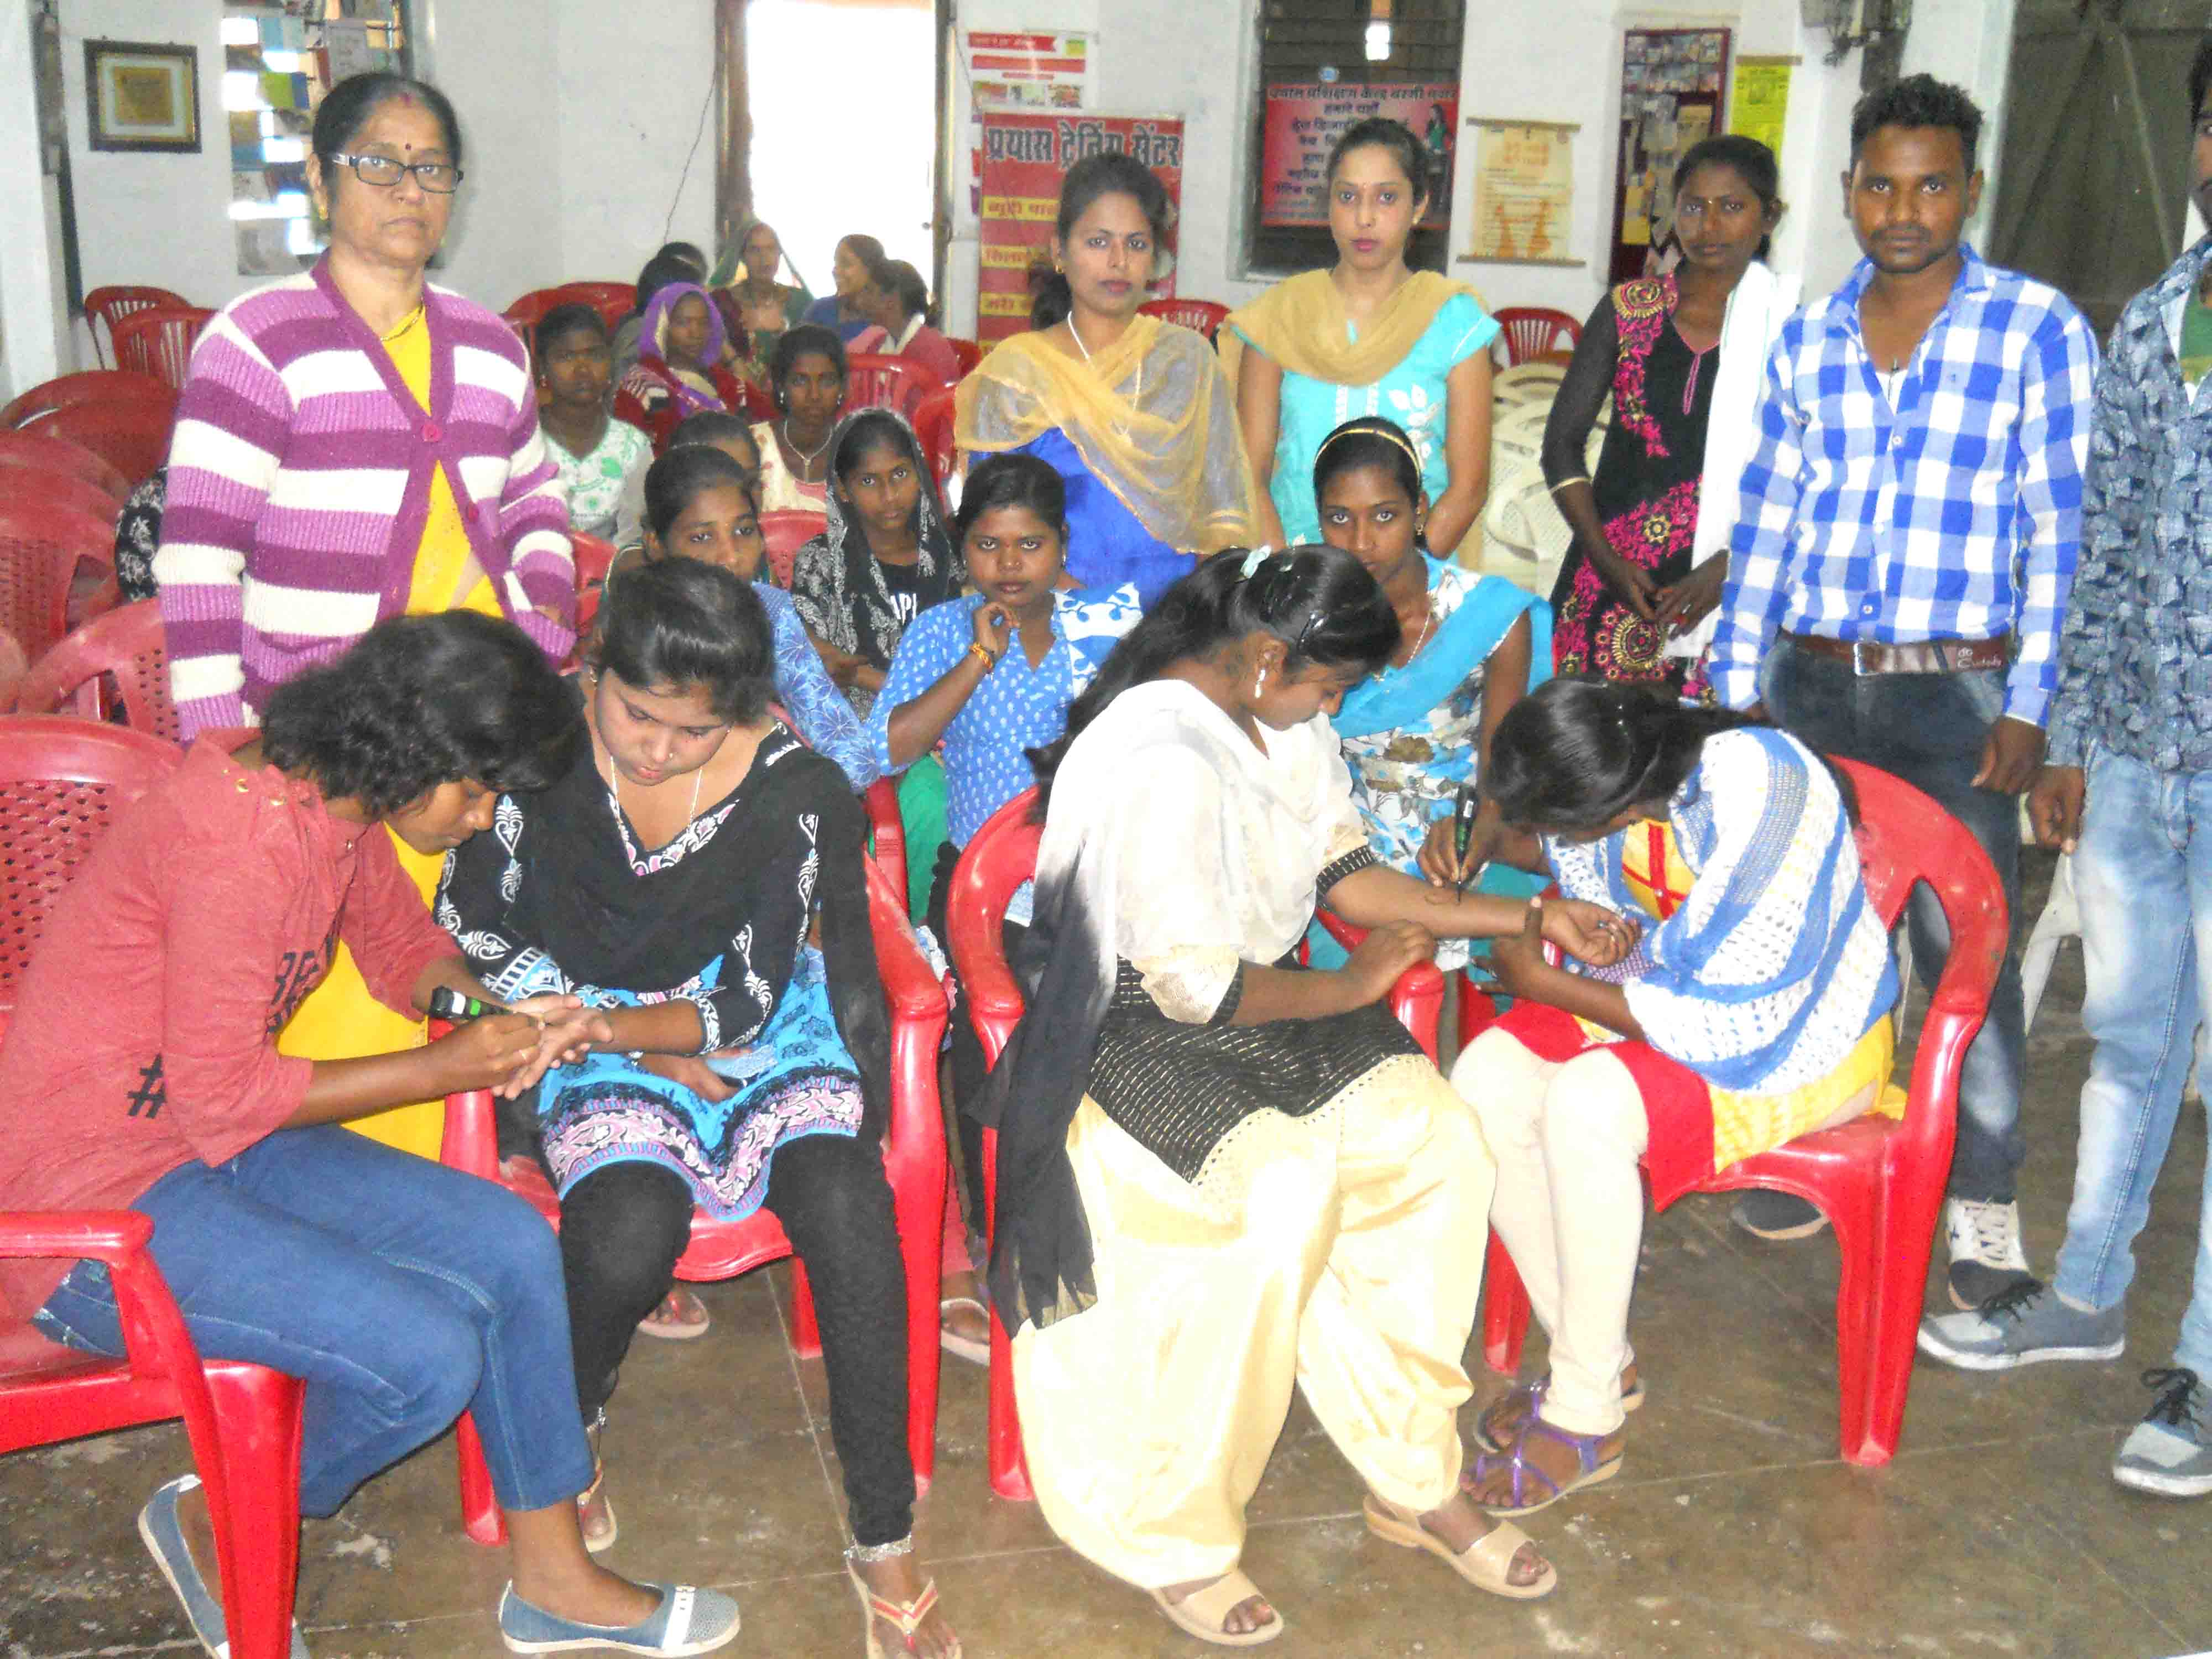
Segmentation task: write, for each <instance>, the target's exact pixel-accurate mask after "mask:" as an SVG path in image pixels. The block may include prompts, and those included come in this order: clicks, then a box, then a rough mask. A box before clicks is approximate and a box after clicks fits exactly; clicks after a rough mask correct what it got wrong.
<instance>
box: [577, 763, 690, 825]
mask: <svg viewBox="0 0 2212 1659" xmlns="http://www.w3.org/2000/svg"><path fill="white" fill-rule="evenodd" d="M601 776H603V777H604V778H605V779H606V781H607V793H609V794H610V795H612V796H613V797H614V801H615V811H617V812H619V811H622V810H623V804H622V774H621V773H619V772H617V770H615V760H614V757H613V756H612V755H610V756H608V757H607V769H606V770H605V772H604V773H602V774H601ZM706 776H707V769H706V768H705V767H703V766H701V767H697V768H695V769H693V771H692V774H691V805H690V806H688V807H686V808H685V809H684V829H689V828H690V825H691V820H692V819H694V818H696V817H698V816H699V785H700V784H701V783H702V781H704V780H705V778H706ZM683 833H684V832H683V830H681V829H679V830H678V831H677V835H681V834H683ZM669 839H670V840H671V841H672V840H674V839H675V836H671V837H669Z"/></svg>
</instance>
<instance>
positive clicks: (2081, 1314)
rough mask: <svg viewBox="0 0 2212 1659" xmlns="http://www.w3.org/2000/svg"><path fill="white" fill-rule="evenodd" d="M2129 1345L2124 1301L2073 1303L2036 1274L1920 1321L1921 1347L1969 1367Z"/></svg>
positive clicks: (2006, 1365) (2093, 1353)
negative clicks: (2092, 1305) (1976, 1302)
mask: <svg viewBox="0 0 2212 1659" xmlns="http://www.w3.org/2000/svg"><path fill="white" fill-rule="evenodd" d="M2127 1345H2128V1312H2127V1304H2125V1303H2115V1304H2113V1305H2112V1306H2111V1307H2109V1308H2103V1309H2083V1308H2075V1307H2072V1306H2069V1304H2066V1303H2065V1302H2063V1301H2061V1300H2060V1299H2059V1296H2058V1292H2057V1291H2054V1290H2052V1289H2051V1287H2050V1286H2049V1285H2045V1284H2043V1283H2041V1282H2040V1281H2039V1280H2037V1279H2029V1280H2027V1282H2026V1283H2025V1284H2021V1285H2014V1286H2013V1287H2012V1288H2011V1289H2009V1290H2005V1291H1998V1292H1997V1293H1996V1295H1995V1296H1992V1297H1989V1298H1988V1299H1987V1300H1985V1301H1984V1303H1983V1304H1982V1305H1981V1306H1980V1307H1978V1308H1977V1309H1975V1310H1974V1311H1973V1312H1972V1313H1954V1314H1931V1315H1929V1316H1928V1317H1927V1318H1925V1319H1923V1320H1922V1321H1921V1322H1920V1352H1923V1353H1924V1354H1926V1355H1927V1356H1928V1357H1929V1358H1930V1359H1940V1360H1942V1362H1943V1363H1944V1364H1946V1365H1955V1366H1957V1367H1958V1368H1959V1369H1960V1370H1967V1371H2008V1370H2012V1369H2013V1368H2014V1367H2015V1366H2016V1365H2033V1364H2039V1363H2040V1362H2042V1361H2045V1360H2051V1359H2087V1360H2097V1359H2118V1358H2119V1357H2120V1355H2121V1353H2122V1352H2124V1350H2125V1349H2126V1347H2127Z"/></svg>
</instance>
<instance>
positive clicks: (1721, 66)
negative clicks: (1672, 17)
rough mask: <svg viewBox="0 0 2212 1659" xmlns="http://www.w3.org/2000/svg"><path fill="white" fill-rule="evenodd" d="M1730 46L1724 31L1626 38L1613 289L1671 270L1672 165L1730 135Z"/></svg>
mask: <svg viewBox="0 0 2212 1659" xmlns="http://www.w3.org/2000/svg"><path fill="white" fill-rule="evenodd" d="M1728 76H1729V30H1727V29H1724V28H1679V29H1668V28H1650V29H1629V30H1627V31H1626V34H1625V37H1624V40H1623V42H1622V48H1621V70H1620V162H1619V166H1618V167H1617V168H1616V169H1615V173H1614V179H1613V240H1612V243H1611V246H1610V258H1608V260H1607V264H1608V265H1609V267H1610V270H1609V274H1608V277H1607V280H1608V281H1609V282H1612V283H1626V282H1629V281H1631V280H1632V279H1633V278H1635V277H1638V276H1644V274H1645V273H1646V272H1647V271H1649V270H1658V269H1662V268H1664V267H1665V266H1666V265H1668V264H1669V263H1670V260H1669V257H1668V243H1669V241H1670V240H1671V238H1672V236H1673V233H1674V164H1675V163H1676V162H1677V161H1680V159H1681V156H1682V155H1683V153H1684V152H1685V151H1686V150H1687V149H1689V148H1690V147H1691V146H1692V144H1695V143H1698V142H1699V140H1700V139H1704V138H1708V137H1711V136H1712V135H1713V134H1714V133H1717V132H1725V131H1728V129H1727V127H1726V126H1725V125H1723V116H1724V114H1725V113H1726V112H1725V110H1724V108H1723V101H1724V98H1725V88H1727V86H1728Z"/></svg>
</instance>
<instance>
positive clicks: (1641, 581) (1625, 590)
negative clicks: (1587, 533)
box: [1583, 545, 1659, 622]
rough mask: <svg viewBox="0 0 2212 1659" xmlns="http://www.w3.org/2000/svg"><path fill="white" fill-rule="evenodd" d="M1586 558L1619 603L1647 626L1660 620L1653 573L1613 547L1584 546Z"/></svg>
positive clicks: (1657, 590) (1657, 593)
mask: <svg viewBox="0 0 2212 1659" xmlns="http://www.w3.org/2000/svg"><path fill="white" fill-rule="evenodd" d="M1583 557H1584V558H1586V559H1588V560H1589V562H1590V568H1591V569H1593V570H1595V571H1596V572H1597V574H1598V576H1599V578H1600V579H1601V580H1603V582H1604V583H1605V585H1606V586H1607V587H1609V588H1611V589H1612V590H1613V593H1614V595H1615V596H1616V597H1617V598H1618V599H1620V602H1621V603H1622V604H1623V605H1626V606H1627V607H1628V608H1629V609H1630V610H1631V611H1634V612H1635V613H1636V614H1637V615H1638V616H1639V617H1643V618H1644V621H1646V622H1652V621H1655V620H1656V619H1657V617H1658V614H1659V589H1658V586H1657V585H1656V583H1654V582H1653V581H1652V580H1651V573H1650V571H1648V570H1646V569H1645V568H1644V567H1643V566H1642V565H1640V564H1632V563H1631V562H1629V561H1628V560H1626V559H1624V558H1622V557H1621V556H1620V554H1618V553H1616V552H1614V551H1613V549H1612V548H1611V547H1610V546H1607V547H1602V548H1601V547H1593V546H1589V545H1585V546H1584V547H1583Z"/></svg>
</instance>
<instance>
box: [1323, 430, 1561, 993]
mask: <svg viewBox="0 0 2212 1659" xmlns="http://www.w3.org/2000/svg"><path fill="white" fill-rule="evenodd" d="M1313 494H1314V501H1315V507H1316V511H1317V512H1318V513H1319V515H1320V518H1321V533H1322V537H1323V538H1324V539H1326V540H1327V541H1328V544H1329V545H1330V546H1332V547H1340V548H1342V549H1344V550H1345V551H1346V552H1347V553H1349V554H1351V555H1352V557H1354V558H1356V559H1358V561H1359V562H1360V563H1361V564H1362V565H1364V567H1366V570H1367V574H1369V575H1370V576H1372V577H1374V578H1375V580H1376V581H1378V582H1380V583H1381V584H1382V585H1383V597H1384V598H1386V599H1389V601H1390V605H1391V608H1392V609H1393V610H1395V611H1396V612H1397V613H1398V632H1399V638H1400V641H1401V642H1400V644H1399V647H1398V649H1397V650H1396V651H1395V652H1393V653H1391V657H1390V660H1389V662H1388V663H1386V664H1384V665H1383V667H1382V668H1381V669H1380V670H1379V671H1377V672H1376V674H1375V675H1374V677H1373V678H1370V679H1368V680H1366V681H1364V682H1363V683H1362V684H1359V685H1358V686H1357V687H1355V688H1354V689H1353V690H1352V692H1351V694H1350V695H1349V696H1346V698H1345V700H1344V706H1343V707H1342V708H1339V709H1338V710H1337V712H1336V719H1335V720H1334V725H1335V726H1336V734H1337V736H1338V737H1339V738H1340V739H1342V741H1343V744H1344V758H1345V762H1346V764H1347V765H1349V766H1350V767H1351V769H1352V796H1353V799H1356V800H1358V803H1359V815H1360V817H1362V818H1363V819H1364V821H1365V823H1366V824H1367V844H1368V845H1369V846H1370V848H1373V849H1374V852H1375V856H1376V858H1377V859H1379V860H1382V861H1383V863H1384V864H1387V865H1389V866H1390V867H1391V868H1392V869H1394V870H1403V871H1404V872H1406V873H1407V874H1408V875H1414V874H1418V873H1419V868H1420V855H1421V848H1422V844H1423V842H1425V840H1426V838H1427V836H1428V833H1429V830H1430V829H1431V826H1432V825H1434V824H1435V823H1437V821H1438V820H1439V819H1449V817H1451V816H1452V811H1453V807H1454V805H1455V801H1456V799H1457V798H1458V795H1459V793H1460V792H1461V791H1462V790H1475V789H1477V788H1478V787H1479V786H1480V782H1481V778H1482V773H1483V770H1484V757H1485V756H1486V753H1487V752H1488V750H1489V748H1490V740H1491V734H1492V733H1493V732H1496V731H1497V729H1498V721H1499V720H1503V719H1504V718H1505V712H1506V710H1508V709H1509V708H1512V707H1513V705H1514V704H1515V703H1516V702H1518V701H1519V700H1520V698H1521V696H1522V694H1523V693H1525V692H1526V691H1527V690H1528V688H1529V686H1530V685H1532V684H1536V683H1538V682H1540V681H1542V680H1544V679H1546V678H1548V677H1549V676H1550V674H1551V671H1552V609H1551V607H1550V606H1549V605H1546V604H1545V603H1544V602H1543V601H1542V600H1541V599H1537V598H1535V597H1534V596H1533V595H1532V594H1530V593H1528V592H1526V591H1524V590H1523V589H1522V588H1520V587H1517V586H1515V585H1514V584H1513V583H1511V582H1510V581H1508V580H1505V578H1504V577H1503V576H1485V575H1481V574H1478V573H1476V572H1474V571H1472V570H1469V569H1467V568H1465V567H1463V566H1462V565H1457V564H1453V563H1450V562H1447V561H1445V560H1443V559H1438V558H1436V557H1433V556H1431V554H1430V552H1429V550H1428V544H1427V542H1426V541H1425V539H1424V530H1425V520H1426V519H1427V516H1428V510H1429V501H1428V496H1427V495H1426V494H1425V492H1424V491H1423V489H1422V487H1421V471H1420V463H1419V459H1417V457H1416V455H1415V453H1414V449H1413V442H1412V441H1411V440H1410V439H1408V438H1407V435H1406V434H1405V433H1404V431H1403V430H1402V429H1401V428H1399V427H1398V426H1397V425H1396V424H1395V423H1394V422H1390V421H1387V420H1384V419H1383V418H1382V417H1381V416H1371V415H1370V416H1363V417H1361V418H1360V419H1358V420H1356V421H1346V422H1345V423H1344V424H1343V425H1341V426H1340V427H1338V428H1336V429H1335V430H1334V431H1333V432H1331V433H1330V434H1329V435H1328V437H1326V438H1325V439H1323V440H1322V445H1321V448H1320V449H1319V451H1318V452H1317V453H1316V454H1315V457H1314V467H1313ZM1483 811H1484V812H1485V813H1486V815H1487V816H1488V817H1491V818H1493V819H1494V818H1495V817H1496V816H1497V809H1496V807H1495V806H1493V805H1488V804H1487V803H1486V804H1485V805H1484V807H1483ZM1493 873H1494V874H1500V875H1502V877H1503V880H1502V882H1500V883H1498V884H1487V885H1486V888H1485V890H1486V891H1491V892H1497V891H1501V890H1503V891H1505V892H1508V893H1513V894H1518V895H1521V896H1526V895H1527V894H1528V893H1529V892H1532V891H1534V886H1533V884H1530V883H1529V882H1528V878H1527V877H1525V876H1522V875H1521V874H1520V873H1519V872H1493ZM1311 945H1312V951H1313V956H1312V960H1313V962H1314V963H1315V964H1316V966H1322V967H1327V966H1334V964H1335V963H1337V962H1339V961H1341V960H1342V958H1343V951H1342V950H1341V948H1340V946H1339V945H1337V944H1336V942H1335V941H1334V939H1329V938H1328V935H1327V934H1326V933H1322V931H1321V930H1320V929H1319V928H1318V927H1316V929H1315V930H1314V936H1313V939H1312V941H1311ZM1467 960H1468V947H1467V945H1465V944H1463V943H1462V941H1460V940H1457V939H1453V940H1449V941H1446V942H1443V943H1440V944H1439V945H1438V946H1437V966H1438V967H1439V968H1443V969H1446V970H1449V969H1455V968H1460V967H1463V966H1465V965H1466V963H1467Z"/></svg>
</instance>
